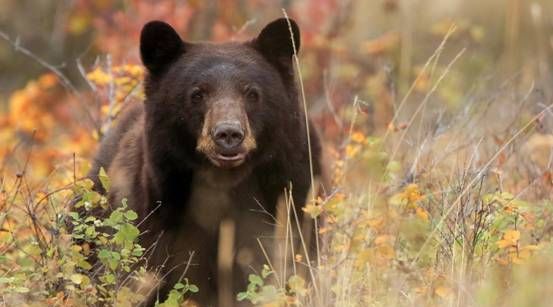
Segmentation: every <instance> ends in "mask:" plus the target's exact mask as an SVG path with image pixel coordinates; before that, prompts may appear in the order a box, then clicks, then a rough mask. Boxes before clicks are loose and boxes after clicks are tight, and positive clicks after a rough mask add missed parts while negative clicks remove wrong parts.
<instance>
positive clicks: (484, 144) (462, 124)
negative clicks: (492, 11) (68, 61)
mask: <svg viewBox="0 0 553 307" xmlns="http://www.w3.org/2000/svg"><path fill="white" fill-rule="evenodd" d="M515 2H516V1H512V2H510V3H511V4H510V5H513V7H516V3H515ZM506 18H507V19H508V20H507V23H509V25H510V26H509V27H508V28H509V29H510V30H509V32H508V37H509V46H510V47H509V48H516V44H515V43H514V40H517V39H520V37H519V36H518V34H517V33H515V32H517V29H518V27H519V26H520V25H514V24H511V23H519V22H520V20H518V19H517V18H515V17H513V12H511V13H510V15H509V16H507V17H506ZM467 32H468V33H471V29H470V28H469V30H467V29H465V28H463V26H458V27H456V26H450V25H448V26H447V27H446V28H445V30H442V31H441V32H440V33H441V34H442V37H443V38H442V39H441V41H438V42H437V43H436V46H435V49H434V50H433V51H432V52H430V56H429V57H428V59H427V60H425V61H423V62H422V63H423V64H422V65H420V66H418V67H410V66H411V65H413V63H415V62H416V61H415V60H414V59H410V60H409V63H410V64H409V67H404V66H402V67H401V69H400V70H401V71H402V72H401V76H398V75H395V74H394V73H396V72H395V70H393V73H391V74H390V75H386V74H384V73H382V74H381V73H380V70H382V71H384V70H385V68H378V69H380V70H379V71H378V72H377V73H375V74H374V75H370V76H365V75H364V74H362V73H358V74H353V75H355V76H360V77H359V78H366V80H361V81H359V80H355V79H347V78H350V77H348V76H351V75H352V74H351V72H349V71H348V70H347V69H349V68H348V67H349V66H348V65H350V66H351V65H353V64H351V63H349V62H347V63H344V64H341V63H340V64H338V65H336V66H333V67H331V70H332V71H334V72H335V74H336V75H339V76H341V77H340V78H343V79H344V80H345V81H343V83H346V84H348V82H349V83H351V84H357V81H359V83H362V84H364V83H367V85H366V86H363V87H361V88H359V87H356V86H354V85H352V88H351V89H350V88H348V93H349V94H350V96H351V97H352V99H348V100H347V101H348V103H345V104H341V105H340V104H337V103H335V102H334V101H332V99H333V95H332V92H333V91H332V89H331V88H325V89H324V90H325V91H324V92H325V93H326V94H325V95H324V96H325V97H324V99H325V100H328V101H325V102H324V105H329V106H332V108H329V110H328V111H329V112H326V111H325V112H326V113H331V114H330V115H329V114H326V113H325V112H321V111H317V107H318V106H319V109H320V105H321V104H320V103H319V104H318V103H316V102H315V103H314V102H312V101H310V100H311V99H310V98H312V97H311V96H310V93H312V91H309V88H310V86H311V84H312V83H311V82H313V80H312V79H311V78H310V77H309V76H313V75H316V74H315V73H314V72H316V69H317V68H316V67H315V66H316V64H313V63H314V62H313V57H314V55H313V54H315V52H314V51H313V52H312V53H310V52H311V51H309V50H308V51H307V54H306V55H305V56H304V58H302V61H301V63H300V61H299V60H300V59H299V58H298V57H295V65H296V66H297V67H296V68H297V71H298V72H299V73H300V77H306V79H305V80H304V78H300V80H301V81H302V82H301V95H302V97H301V99H302V100H301V102H302V105H303V106H304V108H305V110H306V113H307V107H308V105H310V104H311V106H312V109H311V110H310V112H311V114H312V115H313V117H314V118H315V119H316V121H317V122H319V123H324V124H325V125H319V128H321V132H322V133H323V135H325V136H327V137H326V138H325V139H326V140H327V141H326V144H325V149H326V151H327V156H328V157H329V158H328V159H327V160H326V161H325V164H326V166H327V168H328V170H329V173H330V177H331V178H330V179H331V181H332V187H331V188H330V189H327V191H326V192H327V193H326V197H325V198H314V199H312V200H311V201H310V202H309V203H308V204H306V206H305V207H304V211H305V212H306V213H307V215H309V216H311V217H313V218H315V217H316V218H318V219H319V220H318V221H320V224H317V225H316V227H317V234H318V238H317V242H318V245H317V253H316V255H308V256H307V257H305V256H302V255H300V254H302V252H303V254H306V250H307V247H306V246H305V244H301V246H292V245H290V242H291V241H292V240H291V239H290V234H291V233H293V232H294V231H293V230H294V229H296V228H300V225H299V224H300V221H299V220H298V218H297V212H295V211H294V209H293V208H294V206H293V204H291V203H290V200H291V197H287V201H286V202H285V210H286V211H287V213H288V215H287V216H288V218H287V219H285V220H284V221H280V222H281V224H282V225H283V227H284V233H285V234H286V236H285V239H284V240H283V241H284V242H282V245H283V248H284V252H283V255H277V256H275V255H274V253H273V250H272V247H270V246H262V245H261V244H260V249H259V251H258V252H259V253H262V254H264V255H265V257H266V259H267V264H266V265H265V266H264V267H262V268H255V269H257V271H255V272H253V271H252V275H251V276H250V277H249V286H248V288H247V289H244V291H243V292H241V293H239V294H238V297H237V299H240V300H242V301H244V300H246V301H251V302H253V303H255V304H259V305H266V306H285V305H291V306H292V305H297V306H411V305H423V306H548V305H550V304H549V302H548V294H549V293H551V292H552V291H553V289H552V287H553V286H551V285H553V279H552V277H551V276H553V274H552V273H553V272H552V271H553V245H552V237H551V234H552V229H553V203H552V197H551V196H552V188H553V179H552V178H553V175H552V173H551V169H552V167H551V166H552V164H553V149H552V148H553V137H552V136H551V133H552V132H551V129H552V128H553V126H552V124H551V114H552V110H551V108H552V105H551V97H550V93H549V90H548V88H547V87H548V83H547V82H548V80H549V79H548V78H547V76H544V73H543V71H544V70H546V72H549V73H550V72H551V71H550V69H549V68H548V67H545V68H543V67H541V68H540V69H539V70H536V71H533V70H532V69H531V68H529V67H533V65H534V64H535V63H533V62H532V64H527V65H526V66H522V67H521V68H520V71H515V72H513V71H509V72H508V73H505V74H503V73H499V72H496V71H495V70H493V71H492V72H489V71H486V70H484V69H479V70H478V71H479V74H478V75H477V76H476V77H474V75H469V74H466V73H465V70H466V69H469V68H468V67H471V65H472V63H473V62H474V61H475V58H477V59H476V60H478V59H480V58H479V57H480V56H481V58H485V56H483V55H481V54H479V51H478V50H475V49H474V48H470V46H469V47H466V46H460V47H459V46H458V45H459V43H458V41H459V37H462V35H465V34H466V33H467ZM0 34H2V33H0ZM2 38H3V39H4V40H7V41H11V39H10V37H9V36H7V35H4V34H2ZM409 41H410V44H415V43H414V40H413V39H410V40H409ZM12 43H13V42H12ZM18 44H19V42H18ZM336 44H337V43H336ZM373 45H374V44H373ZM333 46H334V45H333ZM415 47H416V46H414V45H411V46H409V50H412V49H413V48H415ZM17 48H19V49H20V50H25V53H26V54H31V55H33V53H31V52H30V51H29V50H27V49H24V47H23V46H20V45H18V47H17ZM21 48H23V49H21ZM328 48H331V47H328ZM332 48H336V49H337V47H335V46H334V47H332ZM373 48H374V47H373ZM519 51H520V50H519ZM509 54H511V55H512V56H515V55H516V54H517V52H515V50H510V51H509ZM33 56H34V55H33ZM386 56H387V57H390V58H393V57H394V56H397V55H393V54H391V55H386ZM399 56H400V57H401V58H404V57H405V56H406V54H405V52H403V53H400V54H399ZM375 57H377V56H375ZM35 58H36V56H35ZM38 59H41V58H40V57H38ZM515 60H516V59H507V60H506V62H508V63H511V64H509V65H510V66H512V65H515V64H513V63H516V61H515ZM542 60H543V59H542V58H540V59H538V60H537V61H538V62H539V61H542ZM41 61H43V60H42V59H41ZM484 61H485V60H484ZM530 62H531V61H530ZM539 63H541V62H539ZM539 63H538V64H539ZM46 64H47V65H45V66H47V67H48V66H51V65H49V64H48V63H46ZM361 64H362V63H361ZM361 64H359V65H358V66H359V67H361ZM490 65H491V64H489V65H488V66H490ZM353 66H354V67H353V68H352V67H350V68H351V69H354V68H355V69H358V70H362V68H358V66H356V65H353ZM51 68H52V67H51ZM53 68H54V69H52V71H53V72H54V74H46V75H44V76H42V77H40V78H38V79H37V80H34V81H31V82H30V83H29V84H28V85H27V86H26V87H24V88H23V89H21V90H20V91H18V92H16V93H14V94H13V95H12V97H11V98H10V101H9V108H8V110H7V112H6V114H4V115H2V116H0V141H2V144H5V145H3V146H2V147H0V158H1V159H2V160H1V161H2V164H1V166H0V304H4V305H14V304H26V305H33V306H34V305H52V306H80V305H84V304H89V305H91V304H98V303H100V304H108V305H123V306H124V305H125V304H127V305H128V304H132V302H137V301H139V300H140V299H141V298H143V293H141V292H140V291H133V288H132V285H133V284H132V282H135V281H139V282H146V281H147V280H148V278H150V277H151V276H148V272H147V271H146V270H145V268H143V267H142V265H141V264H140V259H142V258H141V257H143V256H144V254H145V253H147V251H145V250H144V249H143V248H141V247H140V246H139V245H138V244H137V241H136V240H137V236H138V234H137V233H136V227H135V223H136V222H137V221H135V220H134V218H133V217H134V215H133V213H132V211H129V210H127V209H126V208H121V209H120V210H119V211H117V212H118V213H116V214H115V215H112V216H110V217H107V218H105V219H98V218H89V217H88V216H86V215H80V214H76V213H69V211H70V210H69V208H70V204H71V201H72V200H73V199H74V196H75V194H78V195H81V196H82V197H83V198H82V200H81V201H80V203H79V205H81V206H83V207H87V208H88V209H92V208H94V207H97V206H106V205H107V200H106V199H105V198H104V197H103V196H101V195H99V194H97V193H95V192H93V191H91V190H90V183H89V182H88V181H87V180H86V179H84V178H82V177H83V176H84V174H86V172H87V169H88V167H89V166H88V165H89V163H88V161H89V159H90V156H91V155H92V152H93V149H94V148H95V144H96V143H97V140H98V138H100V137H101V135H102V134H103V133H104V132H105V131H106V129H107V128H108V127H109V125H110V124H111V121H112V120H113V119H116V116H117V113H118V112H119V110H120V108H121V105H122V104H124V103H137V102H138V101H140V100H141V99H143V94H142V93H141V90H140V84H141V80H142V77H143V72H142V69H141V68H140V67H139V66H135V65H116V64H113V63H111V58H108V60H107V61H106V63H102V64H100V65H99V66H97V67H95V68H93V69H91V70H90V71H89V72H88V73H84V69H81V70H82V71H83V77H84V78H86V81H87V84H88V85H89V87H90V90H87V91H85V90H81V89H79V88H76V87H73V86H72V85H71V83H70V81H69V79H67V78H65V77H62V78H60V75H61V76H63V73H62V72H61V71H60V70H58V69H57V68H55V67H53ZM378 69H377V70H378ZM411 74H412V78H409V76H411ZM56 76H57V77H56ZM382 76H385V77H382ZM336 78H338V77H336ZM383 79H384V81H383ZM400 79H401V80H403V79H412V81H411V82H410V83H409V84H397V83H400V82H401V81H397V80H400ZM68 84H69V85H71V87H70V90H69V91H65V90H64V89H63V88H64V87H67V85H68ZM325 84H327V83H325ZM390 84H391V85H390ZM339 85H340V86H342V87H343V84H342V83H340V84H339ZM397 88H399V89H400V90H399V91H398V90H397ZM403 88H404V89H405V91H402V90H401V89H403ZM319 90H320V89H319ZM68 92H69V93H68ZM382 93H384V94H386V95H387V96H386V97H392V98H391V99H390V100H385V99H379V97H380V96H379V95H380V94H382ZM396 97H398V98H399V99H398V100H399V102H396ZM58 101H63V102H64V103H65V105H72V106H80V105H82V103H83V101H88V102H90V104H87V105H86V107H84V108H83V110H81V111H82V112H76V113H77V114H80V116H77V115H75V114H73V113H71V116H70V118H69V119H68V118H67V116H66V114H65V113H64V111H63V109H58V108H56V107H55V106H56V105H57V104H56V103H57V102H58ZM383 101H388V103H389V104H390V105H386V106H385V107H389V108H390V109H391V110H393V112H392V116H391V118H386V119H375V117H373V115H374V116H385V115H386V114H385V112H383V113H378V114H372V113H371V112H370V110H369V111H367V109H369V107H371V106H372V108H373V109H377V108H376V107H375V106H376V105H377V104H378V103H383ZM37 102H40V103H37ZM380 107H381V106H380ZM76 109H77V108H76ZM321 113H322V114H321ZM87 117H92V118H93V119H94V120H93V122H94V123H95V124H94V125H93V127H85V128H83V127H82V125H80V123H79V120H78V118H87ZM375 121H385V122H387V123H388V126H387V127H377V129H372V128H371V125H372V124H373V123H374V122H375ZM332 127H340V128H339V129H338V130H339V133H333V132H332ZM68 131H70V132H68ZM311 168H312V167H311ZM106 180H107V179H106ZM88 209H87V210H88ZM85 211H86V210H85ZM68 225H70V227H68ZM106 227H107V228H108V229H107V230H106ZM74 239H78V240H81V241H82V242H84V244H75V242H74V241H73V240H74ZM300 241H302V242H304V240H303V239H301V240H300ZM93 245H95V246H96V247H95V248H92V249H91V246H93ZM91 257H98V258H99V259H100V261H99V262H98V263H97V264H96V265H95V267H92V265H91V262H90V261H89V258H91ZM302 271H305V273H301V272H302ZM184 277H185V276H183V280H182V282H181V283H179V284H177V285H175V288H174V291H173V292H172V295H171V297H170V298H169V299H168V300H167V301H166V302H164V304H165V305H163V306H177V305H179V304H182V303H183V302H186V301H187V299H188V298H190V297H191V298H193V297H194V292H196V291H198V290H199V291H201V290H202V289H197V288H196V287H195V286H194V284H193V281H188V280H185V279H184Z"/></svg>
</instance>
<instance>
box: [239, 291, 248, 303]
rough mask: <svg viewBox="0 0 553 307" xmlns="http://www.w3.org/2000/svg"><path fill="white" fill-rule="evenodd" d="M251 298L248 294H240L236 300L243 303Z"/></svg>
mask: <svg viewBox="0 0 553 307" xmlns="http://www.w3.org/2000/svg"><path fill="white" fill-rule="evenodd" d="M249 297H250V294H249V293H248V292H240V293H238V294H237V295H236V299H237V300H238V301H239V302H241V301H243V300H245V299H248V298H249Z"/></svg>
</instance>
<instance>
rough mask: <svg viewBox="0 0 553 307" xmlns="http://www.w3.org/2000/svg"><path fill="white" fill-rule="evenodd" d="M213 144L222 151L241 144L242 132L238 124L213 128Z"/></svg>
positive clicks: (219, 125) (224, 124) (223, 124)
mask: <svg viewBox="0 0 553 307" xmlns="http://www.w3.org/2000/svg"><path fill="white" fill-rule="evenodd" d="M211 137H212V138H213V141H214V142H215V144H217V145H218V146H220V147H221V148H223V149H233V148H235V147H238V145H240V144H242V141H243V140H244V130H243V129H242V127H241V126H240V124H238V123H228V122H226V123H221V124H218V125H217V126H215V129H213V132H212V136H211Z"/></svg>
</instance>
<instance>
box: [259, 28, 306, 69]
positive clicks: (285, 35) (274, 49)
mask: <svg viewBox="0 0 553 307" xmlns="http://www.w3.org/2000/svg"><path fill="white" fill-rule="evenodd" d="M292 38H293V39H294V40H293V41H292ZM253 43H254V46H255V48H256V49H257V50H258V51H259V52H261V54H263V56H265V58H267V59H268V60H269V61H270V62H271V63H273V64H275V65H277V66H278V67H279V68H284V69H287V70H289V69H291V68H292V65H291V64H292V56H293V55H294V53H296V52H299V50H300V29H299V27H298V25H297V24H296V22H295V21H294V20H293V19H286V18H279V19H277V20H275V21H273V22H271V23H269V24H268V25H266V26H265V28H263V30H261V32H260V33H259V35H258V36H257V38H256V39H255V40H254V41H253ZM294 48H295V50H294Z"/></svg>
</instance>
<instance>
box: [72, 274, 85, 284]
mask: <svg viewBox="0 0 553 307" xmlns="http://www.w3.org/2000/svg"><path fill="white" fill-rule="evenodd" d="M71 281H72V282H73V283H74V284H76V285H79V284H81V282H83V275H81V274H72V275H71Z"/></svg>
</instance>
